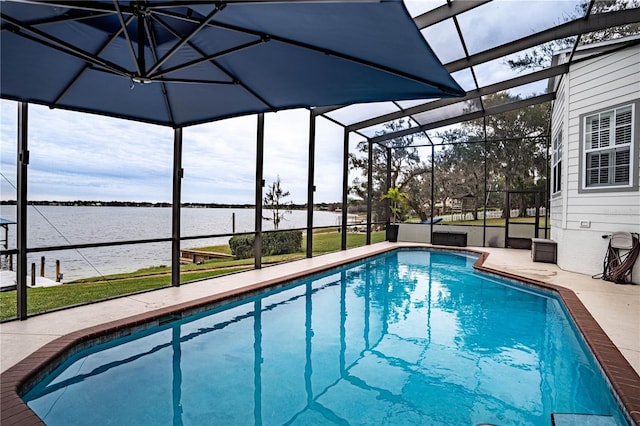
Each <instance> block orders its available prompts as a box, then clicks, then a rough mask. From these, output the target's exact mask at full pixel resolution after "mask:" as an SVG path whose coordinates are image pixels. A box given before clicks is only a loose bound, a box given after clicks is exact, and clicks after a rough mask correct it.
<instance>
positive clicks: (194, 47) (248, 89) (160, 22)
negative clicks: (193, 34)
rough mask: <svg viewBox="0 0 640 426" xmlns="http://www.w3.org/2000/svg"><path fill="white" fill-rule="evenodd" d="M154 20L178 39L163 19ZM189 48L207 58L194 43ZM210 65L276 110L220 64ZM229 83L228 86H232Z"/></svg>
mask: <svg viewBox="0 0 640 426" xmlns="http://www.w3.org/2000/svg"><path fill="white" fill-rule="evenodd" d="M152 18H153V19H155V21H156V22H158V23H159V24H160V25H162V27H163V28H164V29H166V30H167V31H169V32H170V33H171V34H173V35H174V36H176V37H177V34H176V32H175V31H174V30H173V28H171V27H170V26H169V25H167V24H166V23H165V22H164V21H163V20H162V19H160V17H158V16H152ZM188 46H189V47H190V48H192V49H193V50H194V51H195V52H196V53H198V54H199V55H201V56H203V57H205V56H207V55H206V54H205V53H204V52H203V51H202V50H200V48H198V46H196V45H194V44H193V43H190V42H189V43H188ZM209 63H210V64H211V65H213V66H214V67H216V68H217V69H218V70H220V71H222V72H223V73H225V74H226V75H227V76H228V77H229V78H230V79H231V82H230V83H233V84H238V85H240V86H241V87H242V88H243V89H244V90H246V91H247V92H249V93H250V94H251V95H252V96H253V97H255V98H256V99H258V100H259V101H260V102H262V103H263V104H264V105H266V106H267V107H268V108H272V109H273V108H274V106H273V105H271V104H270V103H269V102H267V100H266V99H264V98H263V97H262V96H260V95H259V94H258V93H256V92H255V91H254V90H253V89H251V88H250V87H249V86H247V85H246V84H245V83H243V82H242V81H240V80H239V79H237V78H236V77H235V76H234V75H233V74H231V73H230V72H229V71H227V70H226V69H225V68H224V67H222V66H221V65H220V64H218V63H217V62H216V61H214V60H211V61H209ZM230 83H227V84H230ZM217 84H222V83H217Z"/></svg>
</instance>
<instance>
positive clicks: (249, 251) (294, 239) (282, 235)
mask: <svg viewBox="0 0 640 426" xmlns="http://www.w3.org/2000/svg"><path fill="white" fill-rule="evenodd" d="M254 241H255V237H254V236H253V235H239V236H235V237H231V239H230V240H229V248H230V249H231V253H233V255H234V256H235V257H236V259H248V258H250V257H253V244H254ZM301 249H302V231H280V232H268V233H265V234H263V235H262V255H263V256H273V255H277V254H289V253H295V252H298V251H300V250H301Z"/></svg>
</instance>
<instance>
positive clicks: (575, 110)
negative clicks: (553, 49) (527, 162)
mask: <svg viewBox="0 0 640 426" xmlns="http://www.w3.org/2000/svg"><path fill="white" fill-rule="evenodd" d="M606 48H607V49H610V48H611V46H609V45H607V46H606ZM586 50H587V52H582V51H581V50H578V51H577V52H576V56H575V57H576V58H577V59H582V58H584V57H586V56H588V55H589V54H592V53H598V52H597V50H596V51H595V52H593V51H591V50H590V49H589V48H586ZM603 50H604V49H603ZM558 89H559V90H558V92H557V95H556V100H555V101H554V106H553V113H552V114H553V115H552V132H551V135H552V140H551V141H550V145H551V146H550V149H551V150H552V151H551V152H550V154H551V162H550V165H549V166H550V167H551V170H550V180H551V182H550V192H552V196H551V200H550V206H551V237H552V238H553V239H554V240H555V241H557V242H558V266H559V267H560V268H562V269H564V270H568V271H574V272H580V273H583V274H589V275H593V274H596V273H598V272H602V271H601V269H602V260H603V257H604V254H605V252H606V248H607V242H608V240H606V239H603V238H602V236H603V235H607V234H611V233H612V232H616V231H626V232H640V185H639V182H640V45H637V44H636V45H633V46H629V47H628V48H624V49H620V50H617V51H614V52H611V53H608V54H602V55H598V56H594V57H592V58H589V59H586V60H583V61H580V62H577V63H574V64H572V65H571V67H570V70H569V73H568V74H567V75H566V76H565V77H564V78H563V79H562V81H561V83H560V84H559V87H558ZM616 114H617V117H616ZM587 119H590V120H589V121H588V122H587ZM607 120H608V123H607ZM560 130H562V150H563V156H562V157H560V156H558V157H557V158H556V157H555V156H554V155H553V154H554V153H555V152H554V151H555V149H556V147H557V145H554V138H555V137H556V136H557V135H558V134H559V132H560ZM629 138H630V140H629ZM627 141H628V142H627ZM612 153H613V154H612ZM616 153H617V155H618V158H616V157H615V156H616ZM603 154H609V156H610V157H609V158H606V159H605V158H601V157H606V156H604V155H603ZM560 158H562V165H561V168H562V172H561V176H562V177H561V180H560V187H558V186H557V185H556V184H555V183H554V181H553V178H554V173H552V171H553V166H554V165H555V164H556V160H557V159H560ZM587 160H592V162H593V167H591V165H590V164H589V162H588V161H587ZM609 160H611V162H609ZM616 164H617V166H618V167H616ZM627 164H628V165H627ZM587 168H589V172H593V173H592V176H589V174H588V173H587ZM588 179H591V180H592V181H593V184H592V185H591V186H587V181H588ZM596 182H597V183H596ZM609 182H611V183H609ZM625 182H626V183H625ZM589 183H591V182H589ZM558 189H559V190H560V192H558V193H553V191H554V190H558ZM633 276H634V282H636V283H638V284H640V281H639V280H640V262H636V266H635V268H634V271H633Z"/></svg>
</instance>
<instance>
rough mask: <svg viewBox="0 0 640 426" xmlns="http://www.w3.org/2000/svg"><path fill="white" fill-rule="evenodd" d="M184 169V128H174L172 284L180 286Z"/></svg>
mask: <svg viewBox="0 0 640 426" xmlns="http://www.w3.org/2000/svg"><path fill="white" fill-rule="evenodd" d="M183 175H184V170H183V169H182V128H177V129H175V130H174V135H173V203H172V208H171V211H172V221H171V223H172V232H171V285H173V286H175V287H178V286H180V207H181V189H182V188H181V183H182V176H183Z"/></svg>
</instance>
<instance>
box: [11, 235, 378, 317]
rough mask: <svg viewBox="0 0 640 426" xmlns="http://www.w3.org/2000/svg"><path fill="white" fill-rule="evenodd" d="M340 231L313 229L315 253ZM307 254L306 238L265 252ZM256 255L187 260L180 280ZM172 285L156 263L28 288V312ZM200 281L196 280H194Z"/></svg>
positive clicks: (222, 270)
mask: <svg viewBox="0 0 640 426" xmlns="http://www.w3.org/2000/svg"><path fill="white" fill-rule="evenodd" d="M384 239H385V232H384V231H380V232H373V233H372V234H371V242H372V243H377V242H380V241H384ZM365 241H366V235H365V234H351V233H350V234H347V247H348V248H352V247H359V246H363V245H364V244H365ZM340 245H341V234H340V233H337V232H332V233H327V232H322V233H317V234H316V233H314V235H313V254H314V255H319V254H323V253H329V252H333V251H338V250H340ZM198 249H199V250H207V251H214V252H219V253H227V254H231V250H230V249H229V246H228V245H221V246H211V247H203V248H198ZM305 256H306V239H305V238H303V240H302V249H301V250H300V251H298V252H297V253H291V254H283V255H278V256H265V257H263V258H262V263H263V264H264V265H268V264H274V263H280V262H286V261H290V260H295V259H300V258H303V257H305ZM253 264H254V260H253V259H240V260H232V259H212V260H209V261H207V262H205V263H203V264H201V265H196V264H187V265H182V266H181V267H180V279H181V282H185V283H186V282H189V281H196V280H200V279H203V278H210V277H215V276H218V275H224V274H229V273H232V272H238V271H244V270H248V269H252V268H253ZM169 285H171V268H170V267H168V266H156V267H152V268H145V269H140V270H138V271H135V272H131V273H124V274H114V275H108V276H103V277H93V278H85V279H81V280H76V281H73V282H71V283H67V284H64V285H61V286H55V287H46V288H43V287H40V288H28V289H27V302H28V304H27V312H28V313H29V314H33V313H37V312H46V311H49V310H53V309H58V308H62V307H67V306H74V305H79V304H84V303H89V302H94V301H97V300H104V299H109V298H113V297H118V296H122V295H126V294H131V293H137V292H141V291H146V290H152V289H157V288H162V287H167V286H169ZM194 285H197V284H194ZM14 317H16V292H15V291H7V292H2V293H0V320H5V319H9V318H14Z"/></svg>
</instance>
